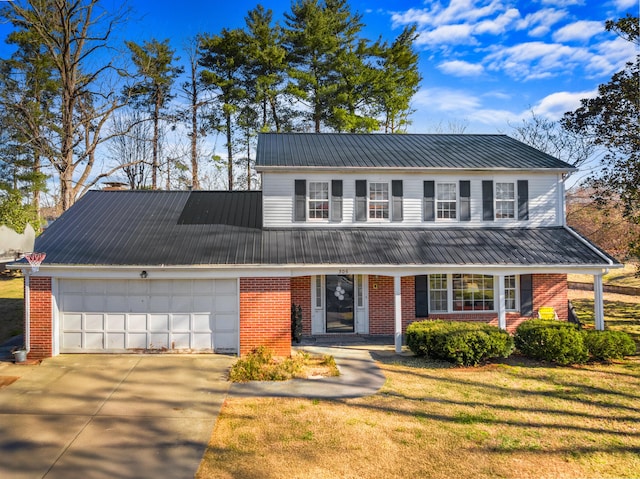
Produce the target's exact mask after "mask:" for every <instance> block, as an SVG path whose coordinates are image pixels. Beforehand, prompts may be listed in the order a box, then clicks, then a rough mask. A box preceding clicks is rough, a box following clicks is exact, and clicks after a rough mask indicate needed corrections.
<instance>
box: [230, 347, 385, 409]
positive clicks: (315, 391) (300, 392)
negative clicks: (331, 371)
mask: <svg viewBox="0 0 640 479" xmlns="http://www.w3.org/2000/svg"><path fill="white" fill-rule="evenodd" d="M389 348H392V347H391V346H380V345H365V344H362V345H343V346H332V347H328V346H325V347H321V346H301V347H299V349H303V350H304V351H308V352H310V353H313V354H330V355H332V356H333V357H334V358H335V360H336V364H337V365H338V369H339V371H340V376H338V377H334V378H318V379H294V380H291V381H260V382H258V381H252V382H248V383H234V384H232V385H231V387H230V389H229V396H231V397H298V398H300V397H301V398H318V399H340V398H354V397H362V396H370V395H372V394H375V393H377V392H378V391H379V390H380V388H381V387H382V386H383V385H384V382H385V377H384V374H383V373H382V371H381V370H380V368H379V367H378V366H377V365H376V363H375V361H374V360H373V358H372V356H371V352H372V351H373V350H375V349H381V350H382V349H389ZM294 349H295V348H294Z"/></svg>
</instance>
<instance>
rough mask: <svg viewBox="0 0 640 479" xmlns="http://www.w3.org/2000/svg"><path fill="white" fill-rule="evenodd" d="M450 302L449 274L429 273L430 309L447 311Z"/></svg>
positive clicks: (435, 311)
mask: <svg viewBox="0 0 640 479" xmlns="http://www.w3.org/2000/svg"><path fill="white" fill-rule="evenodd" d="M448 302H449V301H448V287H447V275H446V274H431V275H429V311H432V312H434V313H443V312H447V309H448Z"/></svg>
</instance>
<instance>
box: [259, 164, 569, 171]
mask: <svg viewBox="0 0 640 479" xmlns="http://www.w3.org/2000/svg"><path fill="white" fill-rule="evenodd" d="M255 169H256V171H257V172H258V173H263V172H280V173H283V172H288V171H309V170H313V171H340V172H345V171H357V172H360V171H366V170H374V171H382V170H383V171H385V172H387V173H393V172H403V173H404V172H407V171H411V172H421V171H425V172H430V173H440V172H447V171H451V170H455V171H465V172H470V173H473V172H487V171H499V172H527V173H532V172H533V173H535V172H537V173H572V172H575V171H578V168H508V167H486V168H477V167H474V168H466V167H444V166H440V167H422V166H420V167H417V166H405V167H402V166H337V165H336V166H265V165H256V166H255Z"/></svg>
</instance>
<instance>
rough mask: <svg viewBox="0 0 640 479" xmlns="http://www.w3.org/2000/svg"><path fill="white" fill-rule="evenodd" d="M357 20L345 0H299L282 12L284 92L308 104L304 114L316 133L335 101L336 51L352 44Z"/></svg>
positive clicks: (336, 81)
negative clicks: (286, 67) (285, 66)
mask: <svg viewBox="0 0 640 479" xmlns="http://www.w3.org/2000/svg"><path fill="white" fill-rule="evenodd" d="M360 20H361V16H360V15H359V14H352V13H351V11H350V9H349V5H348V4H347V2H346V0H325V1H324V2H323V3H320V1H319V0H300V1H299V2H297V3H294V4H293V5H292V6H291V13H285V24H286V28H285V29H284V46H285V48H286V49H287V51H288V58H287V61H288V63H289V65H290V69H289V72H288V75H289V85H288V92H289V93H290V94H291V95H292V96H293V97H294V98H296V99H297V100H298V101H300V102H301V103H303V104H304V105H305V107H306V108H308V110H309V113H305V114H304V116H305V117H306V118H307V119H309V120H310V121H311V123H312V124H313V130H314V131H315V132H316V133H320V131H321V130H322V126H323V124H324V123H325V122H326V121H327V120H328V118H329V117H330V115H331V113H332V108H333V106H334V104H335V102H334V100H335V98H336V95H337V92H338V84H339V78H338V75H337V71H336V67H337V65H338V53H339V52H340V51H343V50H348V49H349V48H354V46H353V42H354V39H355V38H356V36H357V34H358V33H359V32H360V30H361V29H362V23H361V22H360Z"/></svg>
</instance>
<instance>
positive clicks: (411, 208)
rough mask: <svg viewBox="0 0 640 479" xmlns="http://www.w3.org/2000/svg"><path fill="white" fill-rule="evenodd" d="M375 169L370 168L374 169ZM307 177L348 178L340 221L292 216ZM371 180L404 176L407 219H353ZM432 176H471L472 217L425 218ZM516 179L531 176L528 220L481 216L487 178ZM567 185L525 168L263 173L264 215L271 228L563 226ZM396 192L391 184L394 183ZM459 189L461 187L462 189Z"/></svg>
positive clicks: (554, 176) (446, 179) (456, 178)
mask: <svg viewBox="0 0 640 479" xmlns="http://www.w3.org/2000/svg"><path fill="white" fill-rule="evenodd" d="M369 171H370V170H369ZM296 179H304V180H306V181H307V182H309V181H331V180H337V179H342V180H343V220H342V222H340V223H332V222H329V221H306V222H294V221H293V200H294V192H293V187H294V181H295V180H296ZM356 180H367V182H374V181H375V182H377V181H387V182H389V184H390V183H391V180H403V190H404V191H403V193H404V197H403V210H404V211H403V221H402V222H392V221H367V222H356V221H354V218H355V212H354V204H355V181H356ZM427 180H433V181H435V182H436V183H438V182H455V183H457V182H458V181H460V180H469V181H471V221H464V222H460V221H458V220H446V221H435V222H424V221H422V194H423V181H427ZM483 180H492V181H493V182H494V184H495V182H514V183H515V182H517V181H518V180H528V182H529V220H528V221H518V220H495V221H491V222H489V221H482V181H483ZM562 188H563V184H562V179H561V176H560V174H559V173H556V172H551V173H545V172H540V173H538V172H534V173H532V172H523V173H515V174H514V173H511V172H505V173H499V172H496V173H485V172H468V173H466V174H463V173H458V174H447V173H423V172H420V173H412V172H400V173H387V174H372V173H371V172H368V173H365V172H362V173H352V172H348V173H345V172H340V171H334V172H319V173H310V172H304V173H271V172H267V173H263V174H262V193H263V219H264V226H265V227H267V228H277V227H290V226H296V227H302V228H305V227H310V228H313V227H327V226H335V227H354V226H355V227H371V226H376V227H383V228H387V227H388V228H397V227H399V226H402V227H433V228H439V227H443V226H446V227H487V226H491V227H511V228H513V227H535V226H558V225H561V224H562V217H563V206H562V203H561V200H560V199H561V198H562V194H563V193H564V192H563V191H561V189H562ZM389 191H391V185H389ZM458 194H459V191H458Z"/></svg>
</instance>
